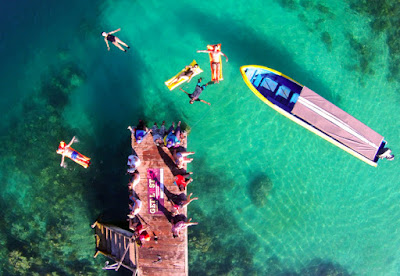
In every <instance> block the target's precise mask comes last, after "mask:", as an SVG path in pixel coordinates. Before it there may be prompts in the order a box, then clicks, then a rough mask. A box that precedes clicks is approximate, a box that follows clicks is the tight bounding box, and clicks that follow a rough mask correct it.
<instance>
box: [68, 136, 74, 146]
mask: <svg viewBox="0 0 400 276" xmlns="http://www.w3.org/2000/svg"><path fill="white" fill-rule="evenodd" d="M74 142H75V136H74V137H72V140H71V142H69V144H68V145H67V146H66V148H69V147H70V146H71V145H72V144H73V143H74Z"/></svg>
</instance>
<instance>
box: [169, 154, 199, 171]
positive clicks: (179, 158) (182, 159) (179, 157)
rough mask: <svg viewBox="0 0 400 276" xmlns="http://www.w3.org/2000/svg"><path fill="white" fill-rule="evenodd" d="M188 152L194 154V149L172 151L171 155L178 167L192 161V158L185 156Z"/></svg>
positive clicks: (182, 166) (181, 167)
mask: <svg viewBox="0 0 400 276" xmlns="http://www.w3.org/2000/svg"><path fill="white" fill-rule="evenodd" d="M190 154H194V151H186V152H184V151H180V152H177V151H176V150H174V151H173V153H172V156H173V158H174V161H175V164H176V166H177V167H178V169H183V168H184V166H185V164H186V163H190V162H192V161H193V158H187V156H188V155H190Z"/></svg>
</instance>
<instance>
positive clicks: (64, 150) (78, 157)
mask: <svg viewBox="0 0 400 276" xmlns="http://www.w3.org/2000/svg"><path fill="white" fill-rule="evenodd" d="M76 140H77V139H76V137H75V136H74V137H73V138H72V140H71V142H69V144H68V145H65V142H64V141H61V142H60V145H59V146H58V149H57V153H58V154H61V155H62V157H61V164H60V166H61V167H64V168H65V167H66V165H65V163H64V158H65V156H66V157H68V158H70V159H71V160H72V161H75V163H78V164H79V165H81V166H82V167H84V168H85V169H86V168H87V167H89V165H90V158H89V157H86V156H84V155H83V154H81V153H79V152H77V151H76V150H74V149H73V148H71V145H72V144H73V143H74V142H76Z"/></svg>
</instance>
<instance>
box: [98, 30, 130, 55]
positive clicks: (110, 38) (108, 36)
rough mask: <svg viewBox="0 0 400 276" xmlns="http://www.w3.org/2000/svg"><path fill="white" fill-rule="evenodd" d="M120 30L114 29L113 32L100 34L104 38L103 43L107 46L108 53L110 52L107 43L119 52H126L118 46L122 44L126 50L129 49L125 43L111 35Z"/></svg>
mask: <svg viewBox="0 0 400 276" xmlns="http://www.w3.org/2000/svg"><path fill="white" fill-rule="evenodd" d="M120 30H121V28H119V29H116V30H115V31H112V32H109V33H106V32H102V33H101V35H102V36H104V41H105V42H106V44H107V49H108V51H110V45H109V44H108V41H110V42H111V43H112V44H114V45H115V46H116V47H118V48H119V49H120V50H121V51H124V52H126V50H125V49H124V48H123V47H122V46H121V45H120V44H122V45H124V46H125V47H127V48H128V49H130V47H129V46H128V45H127V44H126V43H125V42H123V41H122V40H121V39H119V38H118V37H116V36H115V35H112V34H113V33H116V32H119V31H120Z"/></svg>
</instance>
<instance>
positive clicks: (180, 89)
mask: <svg viewBox="0 0 400 276" xmlns="http://www.w3.org/2000/svg"><path fill="white" fill-rule="evenodd" d="M179 89H180V90H181V91H183V92H185V93H186V94H187V95H189V93H188V92H186V91H185V90H183V89H182V88H180V87H179Z"/></svg>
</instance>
